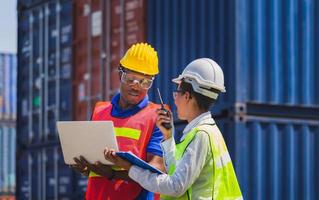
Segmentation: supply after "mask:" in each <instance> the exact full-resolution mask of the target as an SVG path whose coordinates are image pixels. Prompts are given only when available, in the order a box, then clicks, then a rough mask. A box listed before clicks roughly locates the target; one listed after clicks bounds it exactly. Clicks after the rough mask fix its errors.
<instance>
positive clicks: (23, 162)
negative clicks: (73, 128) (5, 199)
mask: <svg viewBox="0 0 319 200" xmlns="http://www.w3.org/2000/svg"><path fill="white" fill-rule="evenodd" d="M17 162H18V165H20V166H24V167H19V168H18V170H17V184H18V188H17V193H16V196H17V199H66V200H67V199H76V198H74V197H75V196H76V192H77V191H78V188H75V187H74V184H73V183H74V181H73V176H74V174H73V173H74V172H73V171H72V170H71V168H69V167H68V166H67V165H66V164H65V163H64V160H63V156H62V153H61V150H60V147H59V146H51V147H46V148H33V149H27V150H25V151H23V152H22V153H21V154H20V156H19V158H18V161H17Z"/></svg>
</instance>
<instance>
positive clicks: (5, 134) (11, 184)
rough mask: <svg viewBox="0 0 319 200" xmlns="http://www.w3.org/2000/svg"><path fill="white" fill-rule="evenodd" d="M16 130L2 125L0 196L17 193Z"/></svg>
mask: <svg viewBox="0 0 319 200" xmlns="http://www.w3.org/2000/svg"><path fill="white" fill-rule="evenodd" d="M15 139H16V136H15V128H14V127H13V126H10V125H6V124H0V194H14V193H15V144H16V140H15Z"/></svg>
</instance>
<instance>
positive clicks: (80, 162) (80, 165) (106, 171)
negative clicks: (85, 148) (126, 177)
mask: <svg viewBox="0 0 319 200" xmlns="http://www.w3.org/2000/svg"><path fill="white" fill-rule="evenodd" d="M74 161H75V162H76V164H75V165H71V167H72V169H74V170H75V171H77V172H79V173H81V174H82V175H85V176H88V175H89V173H90V171H93V172H94V173H96V174H98V175H100V176H104V177H107V178H110V177H111V176H113V171H112V168H111V166H109V165H103V164H102V163H100V162H96V163H95V164H91V163H90V162H88V161H87V160H86V159H85V158H84V157H83V156H80V159H78V158H74Z"/></svg>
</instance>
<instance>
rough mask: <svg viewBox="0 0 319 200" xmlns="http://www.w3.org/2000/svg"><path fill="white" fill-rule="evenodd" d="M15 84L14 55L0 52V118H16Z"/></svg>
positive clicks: (15, 67) (15, 66) (15, 62)
mask: <svg viewBox="0 0 319 200" xmlns="http://www.w3.org/2000/svg"><path fill="white" fill-rule="evenodd" d="M16 85H17V61H16V55H15V54H3V53H0V120H1V119H2V120H15V118H16V103H17V102H16V95H17V94H16Z"/></svg>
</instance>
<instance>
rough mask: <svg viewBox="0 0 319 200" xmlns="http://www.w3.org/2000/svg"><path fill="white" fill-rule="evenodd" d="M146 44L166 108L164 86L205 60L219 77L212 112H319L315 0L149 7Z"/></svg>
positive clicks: (203, 0)
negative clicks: (253, 108)
mask: <svg viewBox="0 0 319 200" xmlns="http://www.w3.org/2000/svg"><path fill="white" fill-rule="evenodd" d="M147 5H148V8H147V37H148V41H149V42H150V43H151V44H152V45H154V46H155V48H156V50H157V51H158V55H159V66H160V74H159V76H158V77H157V78H156V81H155V84H154V86H153V88H152V91H151V93H150V96H151V99H153V100H156V101H158V98H157V94H156V90H155V89H156V87H160V89H161V90H162V91H163V97H164V100H165V101H166V102H168V103H170V104H171V105H172V104H173V100H172V95H171V93H172V90H173V88H174V87H175V86H173V84H172V83H171V82H170V81H169V80H171V79H172V78H174V77H176V76H177V75H178V74H179V73H181V72H182V70H183V69H184V67H185V66H186V65H187V64H188V63H189V62H190V61H192V60H193V59H196V58H200V57H209V58H212V59H214V60H215V61H217V63H219V64H220V66H221V67H222V68H223V71H224V74H225V85H226V90H227V92H226V94H225V95H224V94H223V95H222V96H221V98H220V100H219V103H218V104H217V105H218V106H217V107H218V108H219V109H220V110H221V109H223V108H225V107H226V108H230V107H232V106H234V104H235V103H243V104H246V103H258V104H276V105H292V106H316V107H318V106H319V93H318V91H319V79H318V78H317V76H318V75H319V67H318V66H319V57H318V56H317V54H318V52H319V38H318V37H315V36H316V35H318V34H319V2H318V1H315V0H309V1H301V0H288V1H276V0H270V1H267V0H259V1H254V0H242V1H210V0H199V1H193V0H176V1H170V0H162V1H156V0H150V1H148V2H147Z"/></svg>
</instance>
